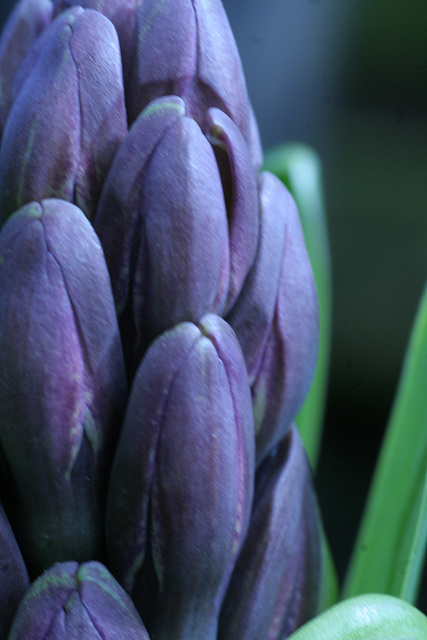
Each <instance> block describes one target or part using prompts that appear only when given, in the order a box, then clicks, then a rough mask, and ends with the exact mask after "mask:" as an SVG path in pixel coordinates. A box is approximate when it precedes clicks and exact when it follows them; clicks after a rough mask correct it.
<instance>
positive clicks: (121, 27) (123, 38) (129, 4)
mask: <svg viewBox="0 0 427 640" xmlns="http://www.w3.org/2000/svg"><path fill="white" fill-rule="evenodd" d="M141 3H142V0H53V5H54V8H55V15H58V14H59V13H60V12H62V11H65V10H66V9H68V8H69V7H71V6H74V5H80V6H81V7H83V8H84V9H94V10H95V11H99V13H102V14H103V15H104V16H105V17H106V18H108V19H109V20H111V22H112V23H113V25H114V26H115V28H116V31H117V35H118V36H119V42H120V49H121V56H122V62H123V70H124V77H125V78H126V77H127V74H128V72H129V67H130V63H131V54H132V49H133V40H134V31H135V24H136V13H137V10H138V7H139V6H140V4H141Z"/></svg>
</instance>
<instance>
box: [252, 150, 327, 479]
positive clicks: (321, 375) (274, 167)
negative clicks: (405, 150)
mask: <svg viewBox="0 0 427 640" xmlns="http://www.w3.org/2000/svg"><path fill="white" fill-rule="evenodd" d="M264 169H265V170H267V171H271V172H272V173H274V174H275V175H276V176H277V177H278V178H280V180H282V182H283V183H284V184H285V185H286V186H287V187H288V189H289V190H290V192H291V193H292V195H293V197H294V199H295V202H296V204H297V207H298V211H299V214H300V218H301V223H302V227H303V231H304V237H305V242H306V246H307V251H308V254H309V257H310V260H311V265H312V268H313V273H314V279H315V281H316V287H317V293H318V297H319V321H320V335H319V352H318V360H317V367H316V372H315V376H314V380H313V384H312V386H311V388H310V391H309V393H308V395H307V398H306V400H305V402H304V405H303V407H302V409H301V411H300V412H299V415H298V417H297V419H296V422H297V425H298V428H299V431H300V433H301V438H302V441H303V443H304V446H305V448H306V451H307V454H308V457H309V459H310V462H311V465H312V468H313V469H315V467H316V463H317V458H318V453H319V446H320V440H321V431H322V424H323V416H324V408H325V399H326V390H327V380H328V370H329V357H330V342H331V306H332V302H331V298H332V294H331V268H330V256H329V244H328V233H327V225H326V216H325V206H324V199H323V188H322V174H321V166H320V161H319V158H318V156H317V155H316V153H315V152H314V151H313V150H312V149H311V148H310V147H307V146H305V145H302V144H296V143H292V144H286V145H283V146H280V147H277V148H276V149H273V150H271V151H270V152H269V153H267V154H266V156H265V162H264Z"/></svg>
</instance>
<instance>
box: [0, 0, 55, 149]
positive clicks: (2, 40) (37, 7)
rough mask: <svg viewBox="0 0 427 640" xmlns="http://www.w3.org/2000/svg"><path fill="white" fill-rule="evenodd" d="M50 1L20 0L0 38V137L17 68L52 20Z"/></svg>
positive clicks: (9, 104)
mask: <svg viewBox="0 0 427 640" xmlns="http://www.w3.org/2000/svg"><path fill="white" fill-rule="evenodd" d="M52 11H53V7H52V0H20V1H19V2H17V3H16V5H15V7H14V9H13V11H12V13H11V14H10V16H9V18H8V20H7V22H6V24H5V26H4V28H3V31H2V34H1V37H0V86H1V91H0V137H1V132H2V130H3V127H4V124H5V122H6V118H7V115H8V113H9V110H10V107H11V105H12V101H13V94H12V85H13V81H14V78H15V74H16V72H17V70H18V67H19V65H20V64H21V62H22V60H23V59H24V57H25V55H26V54H27V52H28V50H29V49H30V47H31V45H32V44H33V42H34V41H35V40H36V38H37V37H38V35H39V34H40V33H41V32H42V31H43V30H44V29H45V28H46V27H47V25H48V24H49V23H50V22H51V20H52Z"/></svg>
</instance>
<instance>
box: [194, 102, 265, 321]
mask: <svg viewBox="0 0 427 640" xmlns="http://www.w3.org/2000/svg"><path fill="white" fill-rule="evenodd" d="M206 127H207V130H208V137H209V140H210V142H211V144H212V145H213V148H214V150H215V151H216V157H217V161H218V166H219V168H220V171H221V177H222V181H223V187H224V194H225V198H226V204H227V212H228V219H229V221H230V222H229V234H230V284H229V290H228V296H227V304H226V308H225V309H224V313H225V312H226V311H227V309H228V308H230V307H231V306H232V304H233V303H234V301H235V300H236V298H237V296H238V294H239V293H240V290H241V288H242V286H243V283H244V281H245V279H246V276H247V274H248V272H249V269H250V268H251V266H252V263H253V261H254V259H255V253H256V248H257V243H258V231H259V220H258V201H257V198H258V195H257V185H256V174H255V170H254V169H253V167H252V162H251V157H250V154H249V151H248V147H247V144H246V142H245V140H244V138H243V136H242V134H241V133H240V131H239V129H238V128H237V127H236V125H235V124H234V122H233V121H232V120H231V119H230V118H229V117H228V116H227V115H226V114H225V113H223V112H222V111H220V110H219V109H215V108H212V109H209V110H208V112H207V116H206Z"/></svg>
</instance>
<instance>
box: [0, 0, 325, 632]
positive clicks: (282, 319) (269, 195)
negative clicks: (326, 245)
mask: <svg viewBox="0 0 427 640" xmlns="http://www.w3.org/2000/svg"><path fill="white" fill-rule="evenodd" d="M0 86H1V92H0V132H1V147H0V211H1V218H2V224H3V226H2V229H1V233H0V498H1V502H2V505H3V508H2V510H1V511H0V559H1V562H0V637H1V638H9V640H12V639H13V640H21V639H22V640H23V639H25V640H42V639H44V638H52V639H58V640H59V639H62V638H71V637H72V638H82V637H85V638H99V637H102V638H105V639H106V640H110V639H111V640H112V639H113V638H114V639H119V638H126V639H130V640H133V639H135V640H136V639H140V640H142V639H147V638H152V640H172V639H173V640H184V639H185V640H216V639H217V640H255V639H258V640H282V639H283V638H285V637H287V635H289V634H290V633H291V632H292V631H293V630H294V629H295V628H297V627H298V626H299V625H301V624H302V623H303V622H305V621H306V620H307V619H309V618H310V617H311V616H313V615H315V614H316V613H317V612H318V609H319V606H320V598H321V584H322V572H323V571H324V564H323V563H324V556H323V551H322V529H321V523H320V519H319V515H318V510H317V506H316V500H315V496H314V493H313V487H312V478H311V473H310V469H309V465H308V463H307V459H306V456H305V453H304V450H303V447H302V444H301V441H300V439H299V435H298V432H297V430H296V428H295V426H294V424H293V422H294V418H295V416H296V414H297V412H298V410H299V408H300V406H301V404H302V402H303V400H304V397H305V394H306V392H307V389H308V387H309V384H310V381H311V377H312V374H313V369H314V365H315V360H316V350H317V334H318V310H317V298H316V292H315V286H314V281H313V276H312V272H311V267H310V263H309V259H308V256H307V253H306V249H305V244H304V239H303V235H302V231H301V226H300V222H299V218H298V213H297V211H296V207H295V203H294V201H293V199H292V197H291V196H290V194H289V192H288V191H287V190H286V188H285V187H284V186H283V184H282V183H281V182H280V181H279V180H278V179H277V178H275V177H274V176H273V175H272V174H269V173H267V172H261V173H260V166H261V163H262V157H261V145H260V141H259V136H258V131H257V127H256V123H255V119H254V115H253V112H252V108H251V105H250V102H249V99H248V96H247V90H246V85H245V80H244V76H243V72H242V67H241V62H240V59H239V55H238V52H237V49H236V44H235V41H234V39H233V36H232V33H231V30H230V26H229V24H228V21H227V18H226V15H225V12H224V8H223V6H222V4H221V2H220V0H81V1H80V2H79V3H78V2H77V1H76V2H74V0H19V1H18V3H17V4H16V6H15V9H14V11H13V13H12V14H11V16H10V18H9V21H8V23H7V25H6V28H5V30H4V32H3V35H2V37H1V40H0ZM30 582H32V584H31V586H30Z"/></svg>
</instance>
